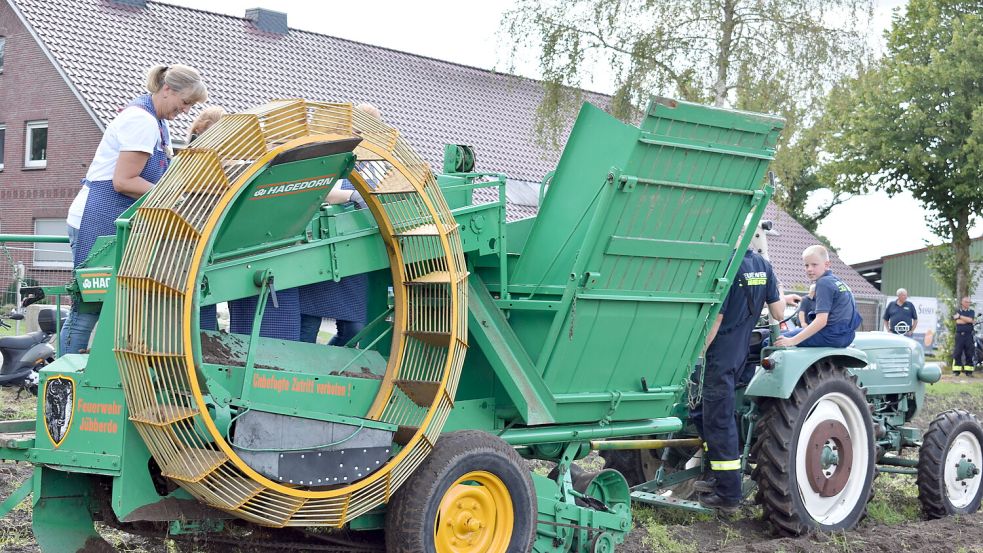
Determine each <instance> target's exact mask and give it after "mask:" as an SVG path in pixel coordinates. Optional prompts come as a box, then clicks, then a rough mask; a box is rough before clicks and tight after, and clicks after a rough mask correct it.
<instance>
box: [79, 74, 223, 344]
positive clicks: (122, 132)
mask: <svg viewBox="0 0 983 553" xmlns="http://www.w3.org/2000/svg"><path fill="white" fill-rule="evenodd" d="M147 90H148V91H149V93H148V94H143V95H141V96H138V97H137V98H136V99H134V100H133V101H132V102H130V103H129V105H127V106H126V107H125V108H124V109H123V110H122V111H121V112H120V113H119V115H117V116H116V118H115V119H113V121H112V122H111V123H110V124H109V126H108V127H106V132H105V133H103V136H102V141H100V142H99V147H98V148H97V149H96V154H95V157H93V159H92V163H90V164H89V170H88V172H86V175H85V178H84V179H82V189H81V190H79V193H78V194H77V195H76V197H75V200H74V201H73V202H72V206H71V207H70V208H69V211H68V217H67V218H66V223H67V224H68V236H69V244H70V246H71V249H72V257H73V259H74V265H75V267H76V268H78V267H79V266H80V265H82V263H83V262H84V261H85V259H86V258H87V257H88V256H89V253H90V250H91V249H92V245H93V243H94V242H95V240H96V238H98V237H100V236H111V235H114V234H115V233H116V219H117V218H118V217H119V216H120V215H121V214H122V213H123V212H124V211H126V209H127V208H128V207H130V206H131V205H132V204H133V202H134V201H136V200H137V199H138V198H140V197H141V196H143V195H144V194H145V193H146V192H147V191H149V190H150V189H151V188H152V187H153V185H154V184H156V183H157V181H158V180H160V178H161V177H162V176H163V175H164V172H165V171H166V170H167V165H168V163H170V157H171V155H172V153H173V152H172V149H171V139H170V129H169V128H168V126H167V121H169V120H173V119H174V118H175V117H177V116H178V115H181V114H183V113H187V112H188V110H189V109H191V107H192V106H193V105H195V104H197V103H199V102H204V101H205V100H206V99H207V98H208V91H207V90H206V89H205V85H204V84H203V83H202V81H201V75H200V74H199V73H198V71H197V70H195V69H194V68H192V67H188V66H186V65H170V66H168V65H157V66H154V67H151V68H150V71H149V72H148V75H147ZM97 319H98V314H97V313H80V312H79V311H78V306H77V305H73V306H72V312H71V313H70V314H69V317H68V320H67V321H66V322H65V327H64V329H63V330H62V334H61V346H62V347H61V351H62V353H63V354H64V353H78V352H79V351H80V350H83V349H84V348H85V347H86V346H87V345H88V342H89V335H90V334H91V333H92V328H93V327H94V326H95V323H96V320H97Z"/></svg>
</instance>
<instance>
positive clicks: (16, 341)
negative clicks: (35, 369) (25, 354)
mask: <svg viewBox="0 0 983 553" xmlns="http://www.w3.org/2000/svg"><path fill="white" fill-rule="evenodd" d="M44 337H45V334H44V332H41V331H40V330H36V331H34V332H28V333H27V334H22V335H20V336H4V337H3V338H0V348H2V349H10V350H26V349H28V348H30V347H31V346H33V345H34V344H38V343H41V342H43V341H44Z"/></svg>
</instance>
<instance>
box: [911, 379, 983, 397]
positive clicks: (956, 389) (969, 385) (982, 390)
mask: <svg viewBox="0 0 983 553" xmlns="http://www.w3.org/2000/svg"><path fill="white" fill-rule="evenodd" d="M925 393H926V395H928V396H929V397H933V398H937V399H944V398H946V397H948V396H959V395H962V394H969V395H971V396H975V397H983V375H980V377H979V381H978V382H977V381H972V382H953V381H951V380H943V381H940V382H936V383H935V384H929V385H928V386H926V387H925Z"/></svg>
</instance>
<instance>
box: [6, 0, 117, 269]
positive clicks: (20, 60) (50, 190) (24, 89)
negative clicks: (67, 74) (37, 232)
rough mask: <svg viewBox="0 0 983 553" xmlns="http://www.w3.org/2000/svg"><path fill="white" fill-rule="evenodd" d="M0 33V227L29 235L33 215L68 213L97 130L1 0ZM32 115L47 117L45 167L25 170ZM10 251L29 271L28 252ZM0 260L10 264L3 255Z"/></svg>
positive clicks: (99, 136) (11, 232)
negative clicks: (0, 58) (0, 59)
mask: <svg viewBox="0 0 983 553" xmlns="http://www.w3.org/2000/svg"><path fill="white" fill-rule="evenodd" d="M0 36H3V37H5V38H6V46H5V50H4V64H3V72H2V73H0V125H3V126H4V127H6V139H5V143H4V159H3V162H4V169H3V171H0V232H2V233H10V234H33V233H34V219H35V218H64V217H65V215H66V214H67V213H68V206H69V205H70V204H71V203H72V199H73V198H74V197H75V194H76V192H78V188H79V180H80V179H81V178H82V177H84V176H85V172H86V169H87V168H88V165H89V162H90V161H91V160H92V155H93V154H94V153H95V151H96V147H97V146H98V145H99V140H100V139H101V137H102V133H101V131H100V130H99V128H98V126H96V123H95V122H94V121H93V120H92V117H91V116H90V115H89V114H88V113H87V112H86V111H85V109H84V108H83V107H82V104H81V103H80V102H79V100H78V98H77V97H76V96H75V94H73V93H72V90H71V89H70V88H69V87H68V85H67V84H65V81H64V80H63V79H62V78H61V76H60V75H59V74H58V71H57V70H56V69H55V67H54V66H53V65H52V63H51V61H50V60H49V59H48V57H47V56H45V54H44V52H43V51H42V50H41V47H40V46H39V45H38V44H37V42H35V40H34V38H32V37H31V34H30V33H29V32H28V30H27V29H26V28H25V27H24V26H23V25H22V24H21V22H20V20H19V19H18V18H17V14H16V13H14V11H13V10H12V9H11V7H10V6H9V5H8V4H7V2H3V1H0ZM37 120H47V121H48V153H47V158H48V163H47V167H46V168H44V169H25V168H24V148H25V144H24V140H25V135H26V122H27V121H37ZM19 246H24V245H19ZM13 255H14V256H15V257H16V258H17V259H18V260H19V261H23V262H24V264H25V266H26V267H27V269H28V271H31V257H32V256H31V252H29V251H23V249H22V248H20V249H18V250H14V251H13ZM0 264H2V265H9V263H8V261H7V260H6V259H2V258H0ZM3 269H6V267H3V268H0V273H2V272H4V271H3Z"/></svg>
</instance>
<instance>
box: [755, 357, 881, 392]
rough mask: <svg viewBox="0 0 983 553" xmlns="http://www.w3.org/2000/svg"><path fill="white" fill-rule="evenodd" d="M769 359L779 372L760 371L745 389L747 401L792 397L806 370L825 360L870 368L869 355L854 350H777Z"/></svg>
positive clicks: (860, 367) (859, 367) (773, 370)
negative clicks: (756, 398)
mask: <svg viewBox="0 0 983 553" xmlns="http://www.w3.org/2000/svg"><path fill="white" fill-rule="evenodd" d="M768 357H770V358H771V359H772V361H773V362H774V363H775V368H774V369H772V370H770V371H767V370H765V369H762V368H760V367H759V368H758V372H756V373H755V375H754V378H752V379H751V382H750V383H749V384H748V386H747V388H746V389H745V392H744V394H745V395H746V396H747V397H777V398H787V397H789V396H790V395H792V390H794V389H795V386H796V384H798V383H799V379H800V378H801V377H802V374H803V373H804V372H806V369H808V368H809V367H811V366H812V365H813V364H815V363H816V362H818V361H820V360H822V359H827V358H828V359H833V360H834V362H836V363H837V364H839V365H842V366H846V367H852V368H854V369H862V368H863V367H865V366H866V365H867V355H866V354H865V353H864V352H863V351H861V350H859V349H854V348H842V349H839V348H788V349H779V350H775V351H773V352H772V353H771V354H769V355H768Z"/></svg>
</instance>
